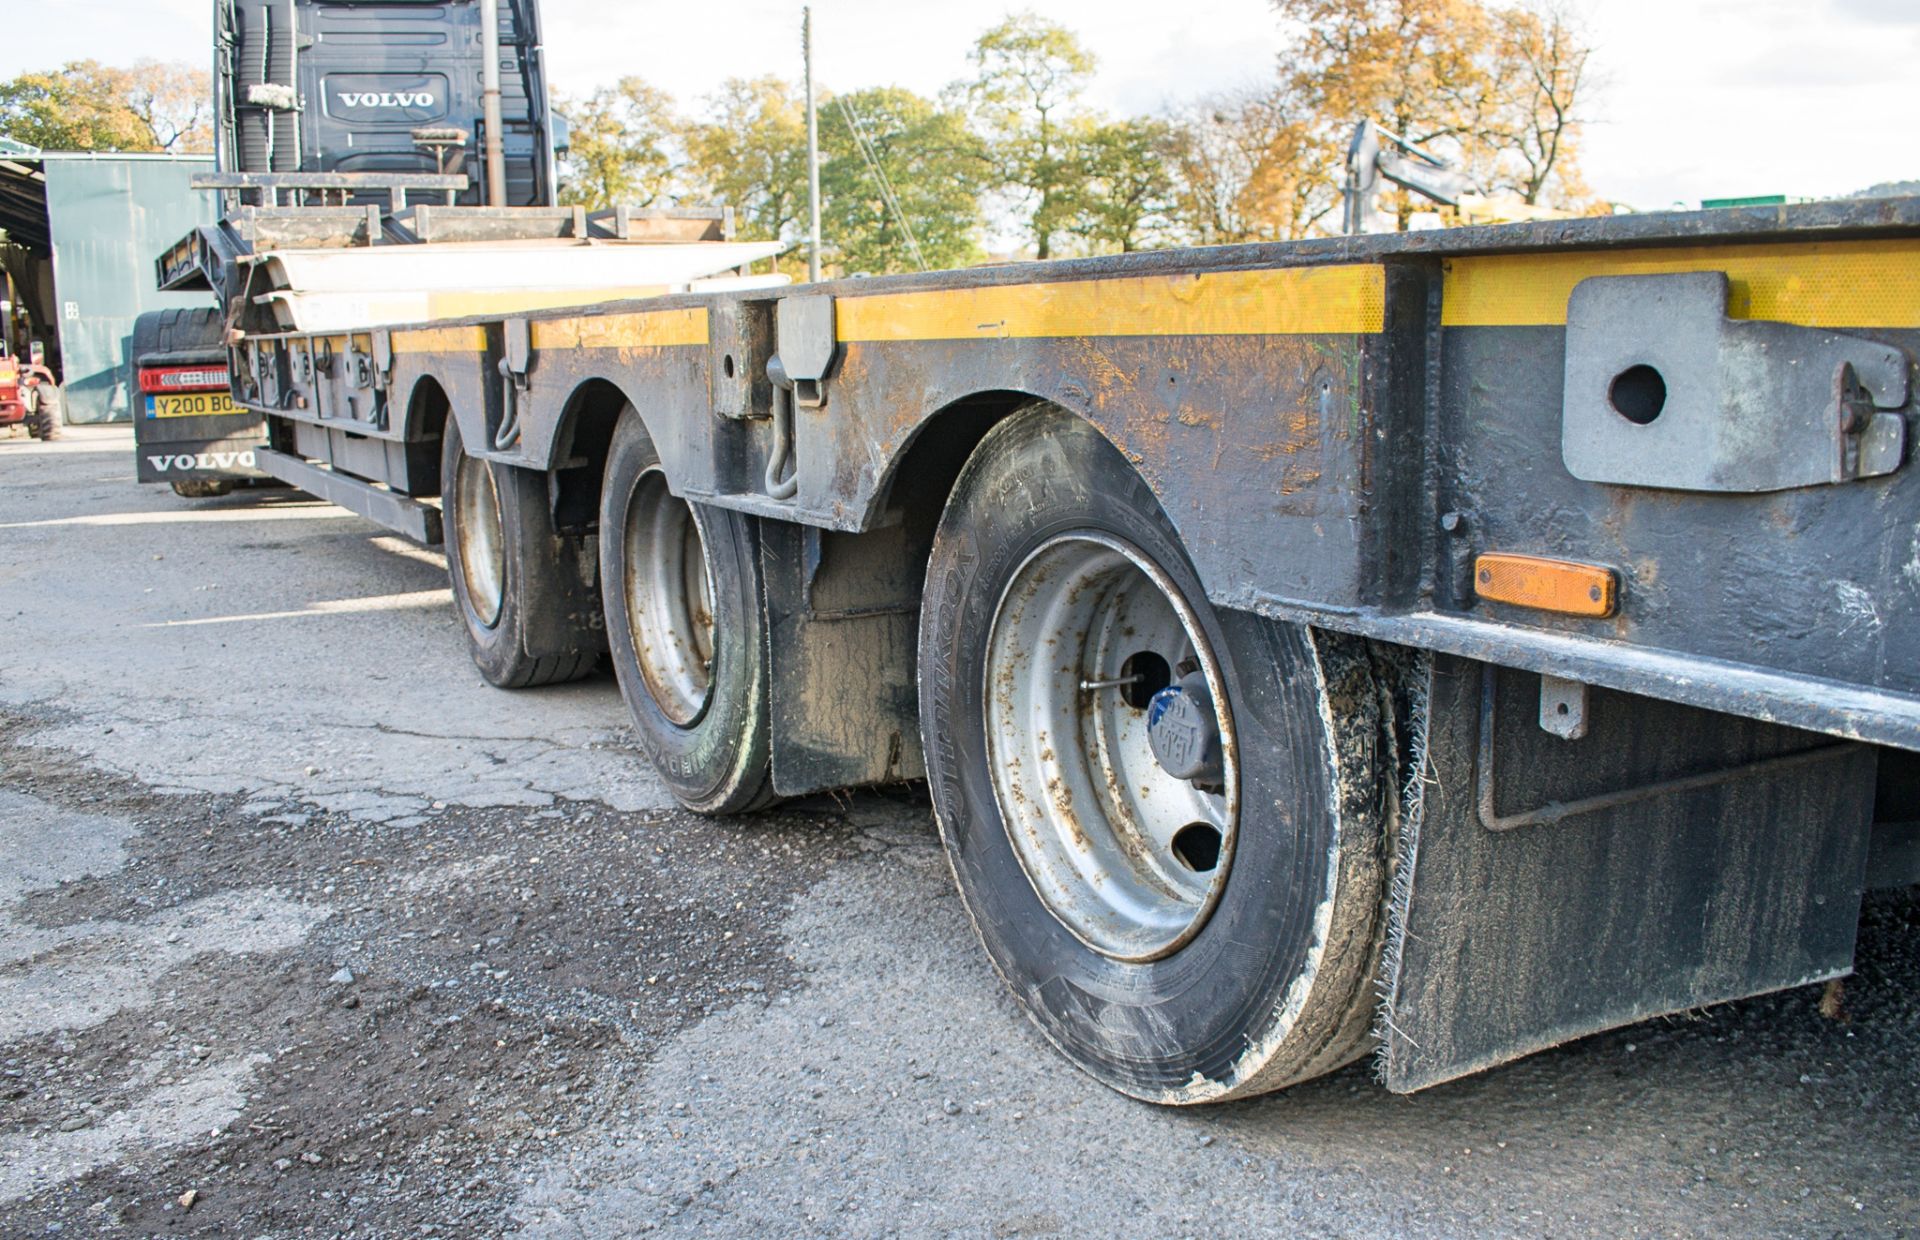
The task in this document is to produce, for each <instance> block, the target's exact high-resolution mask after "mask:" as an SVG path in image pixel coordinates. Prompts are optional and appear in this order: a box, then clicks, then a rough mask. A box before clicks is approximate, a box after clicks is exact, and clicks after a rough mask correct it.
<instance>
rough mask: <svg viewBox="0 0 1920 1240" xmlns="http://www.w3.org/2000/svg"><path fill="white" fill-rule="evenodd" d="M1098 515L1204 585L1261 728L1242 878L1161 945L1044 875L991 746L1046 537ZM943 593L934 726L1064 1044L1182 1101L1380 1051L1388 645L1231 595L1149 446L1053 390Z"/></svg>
mask: <svg viewBox="0 0 1920 1240" xmlns="http://www.w3.org/2000/svg"><path fill="white" fill-rule="evenodd" d="M1078 531H1090V532H1094V533H1097V534H1099V535H1102V536H1107V537H1110V538H1115V539H1119V540H1124V541H1125V543H1127V544H1128V545H1130V546H1131V547H1133V548H1136V549H1137V550H1138V551H1139V552H1140V553H1142V554H1144V555H1145V556H1146V557H1148V558H1150V559H1151V561H1152V562H1153V564H1154V565H1156V566H1157V567H1158V569H1159V570H1161V571H1162V572H1163V573H1164V574H1165V575H1166V577H1167V578H1168V579H1170V580H1171V581H1172V582H1173V584H1174V585H1175V586H1176V587H1177V588H1178V589H1179V591H1180V592H1181V593H1182V594H1183V595H1184V597H1185V600H1186V601H1187V603H1188V604H1189V606H1190V607H1191V608H1192V610H1193V612H1194V614H1196V615H1197V616H1198V618H1199V621H1200V624H1201V625H1202V627H1203V629H1204V636H1205V638H1206V640H1207V642H1208V644H1209V645H1210V646H1211V648H1212V650H1213V652H1214V656H1215V658H1216V659H1217V661H1218V663H1219V665H1220V666H1221V669H1222V672H1223V676H1224V680H1225V682H1226V686H1227V696H1228V698H1229V708H1230V710H1231V712H1232V714H1231V718H1232V721H1233V729H1234V731H1235V733H1236V735H1237V747H1238V753H1239V763H1240V770H1241V777H1240V778H1241V782H1240V799H1239V807H1238V826H1237V838H1236V841H1235V843H1234V846H1233V848H1234V851H1233V856H1232V859H1231V867H1232V868H1231V870H1230V873H1229V875H1228V879H1227V881H1226V883H1225V886H1224V889H1223V890H1222V891H1221V894H1220V895H1219V897H1218V903H1217V904H1215V905H1214V907H1213V909H1212V912H1211V914H1210V915H1208V916H1207V918H1206V920H1205V922H1204V923H1203V924H1202V925H1201V926H1200V928H1199V930H1198V932H1197V933H1195V934H1194V935H1193V937H1191V938H1190V939H1188V940H1186V941H1185V942H1184V945H1181V946H1178V947H1177V948H1176V949H1175V950H1173V951H1172V952H1171V953H1170V954H1166V955H1162V956H1160V957H1159V958H1157V959H1151V960H1146V961H1144V962H1135V961H1130V960H1123V959H1119V958H1116V957H1115V956H1114V955H1110V954H1106V953H1103V952H1101V951H1098V950H1095V949H1094V948H1093V947H1091V946H1089V945H1088V944H1087V943H1086V942H1084V941H1082V938H1081V937H1079V936H1077V935H1076V934H1075V933H1073V932H1071V931H1070V930H1069V928H1068V927H1067V925H1066V924H1065V923H1064V922H1063V921H1062V920H1061V918H1060V917H1058V916H1056V915H1055V913H1054V912H1053V911H1052V910H1051V909H1050V907H1049V906H1048V904H1047V903H1046V902H1045V901H1044V900H1043V899H1042V898H1041V897H1040V896H1039V895H1038V894H1037V891H1036V886H1035V883H1034V882H1033V881H1031V880H1030V879H1029V876H1028V874H1027V871H1026V869H1025V868H1024V867H1023V864H1022V861H1021V859H1020V856H1019V854H1018V853H1016V851H1015V849H1014V847H1013V846H1012V844H1011V843H1010V840H1009V834H1008V829H1007V826H1006V825H1005V821H1004V819H1003V817H1002V814H1001V809H1000V805H999V803H998V800H997V795H996V786H995V781H994V779H993V776H992V773H991V770H990V768H989V763H988V748H987V740H986V719H985V714H986V706H985V699H986V691H985V687H986V685H987V684H988V683H989V681H988V677H989V674H990V672H991V671H992V670H993V669H991V668H989V667H988V666H987V655H988V648H989V636H990V629H991V628H992V625H993V623H994V618H995V615H996V610H997V608H998V607H999V606H1000V600H1001V599H1002V597H1003V594H1004V593H1005V592H1006V590H1007V587H1008V583H1009V582H1010V581H1011V580H1012V579H1013V575H1014V574H1015V572H1016V571H1017V570H1018V569H1019V568H1020V566H1022V565H1023V564H1024V563H1025V562H1026V561H1027V559H1028V557H1029V556H1030V555H1031V554H1032V553H1033V552H1034V551H1035V550H1036V549H1037V548H1039V547H1041V546H1042V545H1044V544H1046V543H1048V542H1049V540H1052V539H1056V538H1058V536H1059V535H1061V534H1062V533H1066V532H1078ZM921 614H922V627H921V643H920V684H921V727H922V732H923V735H924V737H925V740H926V745H927V759H928V770H929V777H930V780H931V783H932V788H933V798H934V804H935V808H936V811H937V813H938V816H939V820H940V826H941V834H942V838H943V840H944V841H945V844H946V847H947V851H948V854H949V857H950V859H951V861H952V864H953V869H954V873H955V876H956V879H957V880H958V883H959V887H960V891H961V895H962V897H963V899H964V901H965V904H966V907H967V910H968V912H969V914H970V916H971V917H972V919H973V922H974V926H975V928H976V930H977V931H978V933H979V936H980V939H981V941H982V943H983V944H984V945H985V947H986V949H987V952H988V955H989V956H990V958H991V959H992V961H993V964H994V967H995V968H996V970H997V971H998V972H999V973H1000V975H1001V977H1002V978H1003V979H1004V980H1005V981H1006V983H1007V985H1008V986H1009V987H1010V988H1011V989H1012V990H1013V992H1014V994H1015V996H1016V997H1017V998H1018V999H1019V1001H1020V1002H1021V1003H1022V1004H1023V1005H1024V1006H1025V1008H1026V1010H1027V1012H1028V1015H1029V1016H1030V1017H1031V1018H1032V1019H1033V1020H1034V1022H1035V1024H1037V1025H1038V1026H1039V1028H1040V1030H1041V1031H1042V1032H1043V1033H1044V1034H1045V1035H1046V1037H1047V1038H1048V1039H1049V1040H1050V1041H1051V1042H1052V1043H1053V1044H1054V1045H1055V1046H1056V1047H1058V1048H1059V1049H1060V1050H1061V1051H1062V1052H1063V1053H1065V1054H1066V1055H1067V1056H1068V1057H1069V1058H1070V1059H1072V1060H1073V1062H1074V1063H1076V1064H1077V1065H1079V1066H1080V1067H1081V1068H1083V1069H1085V1070H1086V1071H1087V1072H1089V1073H1091V1074H1092V1075H1093V1076H1095V1077H1096V1078H1098V1079H1100V1080H1101V1081H1103V1082H1105V1083H1106V1084H1108V1085H1111V1086H1113V1087H1114V1088H1116V1089H1118V1090H1121V1091H1122V1092H1124V1093H1127V1094H1130V1095H1132V1096H1134V1097H1138V1098H1143V1099H1147V1100H1150V1101H1154V1102H1160V1103H1195V1102H1208V1101H1220V1100H1225V1099H1229V1098H1234V1097H1241V1096H1245V1095H1248V1094H1252V1093H1258V1092H1262V1091H1265V1090H1270V1089H1277V1088H1280V1087H1283V1086H1285V1085H1288V1084H1291V1083H1293V1082H1295V1081H1299V1080H1304V1079H1307V1078H1309V1077H1312V1076H1315V1075H1318V1074H1320V1073H1323V1072H1327V1071H1331V1070H1332V1069H1334V1068H1336V1067H1339V1066H1341V1065H1342V1064H1345V1063H1348V1062H1351V1061H1352V1060H1354V1059H1356V1058H1358V1057H1360V1056H1362V1055H1364V1054H1366V1053H1367V1051H1368V1050H1369V1048H1370V1047H1371V1045H1372V1039H1371V1037H1370V1032H1369V1025H1370V1022H1371V1017H1372V1012H1373V1006H1374V1004H1373V986H1374V982H1375V967H1376V965H1377V962H1378V958H1379V951H1380V944H1381V937H1382V926H1381V920H1382V919H1381V907H1382V901H1383V896H1384V887H1385V871H1386V863H1385V855H1386V849H1385V841H1386V836H1387V833H1388V831H1389V829H1390V824H1391V821H1392V819H1393V817H1394V812H1395V805H1396V804H1397V798H1396V795H1395V792H1396V781H1395V778H1394V775H1395V772H1396V771H1397V762H1396V759H1395V746H1394V743H1393V739H1392V731H1393V714H1394V712H1393V711H1392V710H1391V709H1383V703H1385V702H1387V701H1388V700H1389V699H1388V698H1387V697H1386V695H1385V694H1383V692H1382V690H1381V684H1380V680H1379V677H1378V668H1377V667H1376V663H1375V659H1374V656H1373V652H1372V650H1371V648H1370V647H1369V646H1368V645H1367V644H1366V643H1364V642H1361V641H1358V640H1355V639H1349V638H1343V637H1334V636H1332V635H1328V634H1323V633H1319V632H1316V631H1313V630H1309V629H1307V628H1304V627H1302V626H1298V625H1289V624H1281V623H1276V622H1273V621H1270V620H1266V619H1263V618H1260V617H1256V616H1253V615H1249V614H1244V613H1237V612H1216V611H1214V609H1213V608H1212V607H1211V606H1210V605H1208V604H1207V603H1206V596H1205V593H1204V591H1203V590H1202V588H1201V585H1200V582H1199V581H1198V580H1197V579H1196V577H1195V574H1194V571H1193V569H1192V567H1191V565H1190V564H1189V562H1188V559H1187V556H1186V554H1185V553H1184V551H1183V550H1182V547H1181V544H1180V541H1179V539H1178V537H1177V535H1176V533H1175V531H1174V529H1173V527H1172V526H1171V524H1170V523H1169V522H1168V520H1167V518H1166V517H1165V515H1164V514H1163V513H1162V511H1161V510H1160V507H1159V505H1158V504H1157V502H1156V501H1155V499H1154V497H1153V495H1152V493H1151V492H1150V491H1149V490H1148V489H1147V487H1146V485H1145V484H1144V483H1143V482H1142V481H1141V479H1140V478H1139V476H1138V475H1137V474H1135V473H1134V471H1133V470H1132V468H1131V467H1130V466H1129V465H1128V464H1127V462H1126V460H1125V459H1124V458H1123V457H1121V456H1120V454H1119V453H1118V452H1117V451H1116V450H1115V449H1114V448H1113V447H1112V446H1111V445H1110V444H1108V443H1107V442H1106V440H1104V439H1103V438H1102V437H1101V436H1100V435H1099V434H1098V432H1096V431H1095V430H1094V429H1093V428H1091V427H1090V426H1088V425H1087V424H1085V423H1084V422H1081V421H1079V420H1078V419H1076V418H1073V417H1072V416H1070V415H1068V414H1065V413H1064V412H1062V411H1059V410H1057V409H1053V408H1050V407H1046V406H1036V407H1029V408H1028V409H1027V410H1024V411H1022V412H1020V413H1016V414H1015V415H1013V416H1011V417H1010V418H1009V419H1008V420H1007V421H1005V422H1003V423H1001V424H1000V425H999V426H998V427H996V428H995V429H994V430H993V431H992V432H991V433H989V435H988V436H987V437H986V439H985V440H983V441H982V443H981V445H980V447H979V448H978V449H977V451H976V452H975V454H974V456H973V457H972V459H970V460H969V462H968V464H967V466H966V468H965V469H964V470H963V471H962V473H961V476H960V479H959V482H958V484H957V485H956V488H955V490H954V493H953V495H952V497H951V499H950V500H949V503H948V506H947V510H946V512H945V514H944V516H943V518H942V520H941V525H940V530H939V534H938V537H937V539H936V542H935V548H934V552H933V556H932V562H931V564H930V565H929V569H928V573H927V593H926V599H925V602H924V606H923V608H922V613H921ZM1094 829H1095V828H1093V827H1091V826H1089V827H1088V828H1087V830H1088V831H1089V832H1091V831H1092V830H1094Z"/></svg>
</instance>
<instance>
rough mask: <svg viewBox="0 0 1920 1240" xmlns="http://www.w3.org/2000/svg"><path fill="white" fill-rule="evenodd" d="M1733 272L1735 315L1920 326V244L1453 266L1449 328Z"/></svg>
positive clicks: (1563, 316)
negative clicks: (1593, 288) (1675, 277)
mask: <svg viewBox="0 0 1920 1240" xmlns="http://www.w3.org/2000/svg"><path fill="white" fill-rule="evenodd" d="M1680 271H1724V272H1726V273H1727V278H1728V280H1729V282H1730V284H1731V286H1732V287H1731V291H1730V294H1729V296H1728V298H1727V303H1728V304H1727V313H1728V314H1729V315H1730V316H1731V317H1733V318H1736V319H1769V320H1773V321H1776V322H1781V323H1799V324H1801V325H1802V326H1805V327H1920V240H1904V239H1903V240H1898V241H1817V242H1806V243H1801V244H1796V245H1727V246H1688V247H1685V248H1683V249H1673V250H1625V251H1614V252H1601V253H1595V252H1590V251H1589V252H1575V253H1555V254H1537V253H1536V254H1496V255H1488V256H1485V257H1476V258H1456V259H1453V260H1451V261H1450V262H1449V263H1448V264H1447V275H1446V301H1445V305H1444V308H1443V309H1442V311H1441V314H1440V322H1441V323H1442V325H1444V326H1447V327H1521V326H1536V325H1559V324H1564V323H1565V322H1566V321H1567V297H1568V295H1569V294H1571V293H1572V292H1573V286H1574V285H1576V284H1578V283H1580V281H1582V280H1584V279H1586V278H1587V277H1589V276H1629V275H1660V274H1665V273H1668V272H1680Z"/></svg>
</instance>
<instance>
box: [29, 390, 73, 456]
mask: <svg viewBox="0 0 1920 1240" xmlns="http://www.w3.org/2000/svg"><path fill="white" fill-rule="evenodd" d="M25 395H26V398H27V434H29V435H31V436H33V437H34V438H35V439H38V440H40V441H41V442H43V443H45V442H48V441H51V440H55V439H58V438H60V430H61V426H62V423H61V413H62V408H63V406H64V403H65V402H64V401H63V400H62V399H61V394H60V388H59V385H57V384H54V383H49V382H47V381H46V380H44V379H43V380H41V381H40V382H39V383H36V384H34V385H33V386H32V387H30V388H28V389H27V390H26V393H25Z"/></svg>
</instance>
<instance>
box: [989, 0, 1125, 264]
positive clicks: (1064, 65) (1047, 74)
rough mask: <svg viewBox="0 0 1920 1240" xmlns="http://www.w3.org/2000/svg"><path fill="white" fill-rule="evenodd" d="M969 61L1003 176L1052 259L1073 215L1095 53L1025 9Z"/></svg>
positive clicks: (1038, 248) (1037, 243)
mask: <svg viewBox="0 0 1920 1240" xmlns="http://www.w3.org/2000/svg"><path fill="white" fill-rule="evenodd" d="M968 59H969V60H970V61H971V62H972V64H973V67H974V79H973V81H972V82H971V83H969V84H968V86H967V94H968V98H969V101H970V102H971V104H972V106H973V109H974V115H975V117H976V119H977V121H978V123H979V124H980V126H981V130H982V133H983V135H984V137H985V138H986V141H987V144H988V150H989V152H990V153H991V155H992V157H993V159H994V162H995V164H996V166H997V168H998V175H999V179H1000V181H1001V183H1002V185H1003V186H1005V187H1007V188H1008V189H1009V190H1010V191H1011V192H1012V193H1013V194H1014V195H1015V196H1016V197H1017V198H1019V200H1020V201H1021V205H1022V206H1023V208H1024V210H1025V214H1026V224H1027V231H1028V232H1029V233H1030V234H1031V236H1032V237H1033V246H1034V256H1035V257H1037V258H1050V257H1052V256H1053V248H1054V247H1053V239H1054V237H1055V236H1056V235H1057V234H1059V233H1060V232H1062V231H1063V230H1064V229H1065V228H1066V227H1067V225H1068V223H1069V221H1070V219H1071V216H1072V213H1073V207H1072V204H1071V203H1070V202H1069V198H1070V196H1071V190H1072V188H1073V172H1074V152H1073V150H1072V145H1073V144H1072V138H1073V134H1074V128H1075V124H1076V122H1083V121H1084V120H1085V117H1084V114H1083V113H1082V112H1081V110H1080V109H1079V108H1078V106H1077V105H1078V103H1079V99H1080V95H1081V93H1082V92H1083V91H1085V89H1086V85H1087V80H1088V79H1089V78H1090V77H1091V76H1092V75H1093V68H1094V59H1093V55H1092V54H1091V53H1090V52H1088V51H1087V50H1086V49H1085V48H1083V47H1081V46H1080V41H1079V40H1078V39H1076V38H1075V37H1074V35H1073V33H1072V32H1071V31H1069V30H1067V29H1066V28H1065V27H1064V26H1060V25H1057V24H1055V23H1053V22H1049V21H1045V20H1043V19H1041V18H1039V17H1036V16H1034V15H1033V14H1032V13H1021V14H1018V15H1016V16H1013V17H1009V18H1007V19H1006V20H1005V21H1003V22H1001V23H1000V24H999V25H997V26H995V27H993V29H991V30H989V31H987V32H986V33H985V34H983V35H981V36H980V38H979V39H978V40H976V41H975V43H974V45H973V50H972V51H971V52H970V53H969V54H968Z"/></svg>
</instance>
